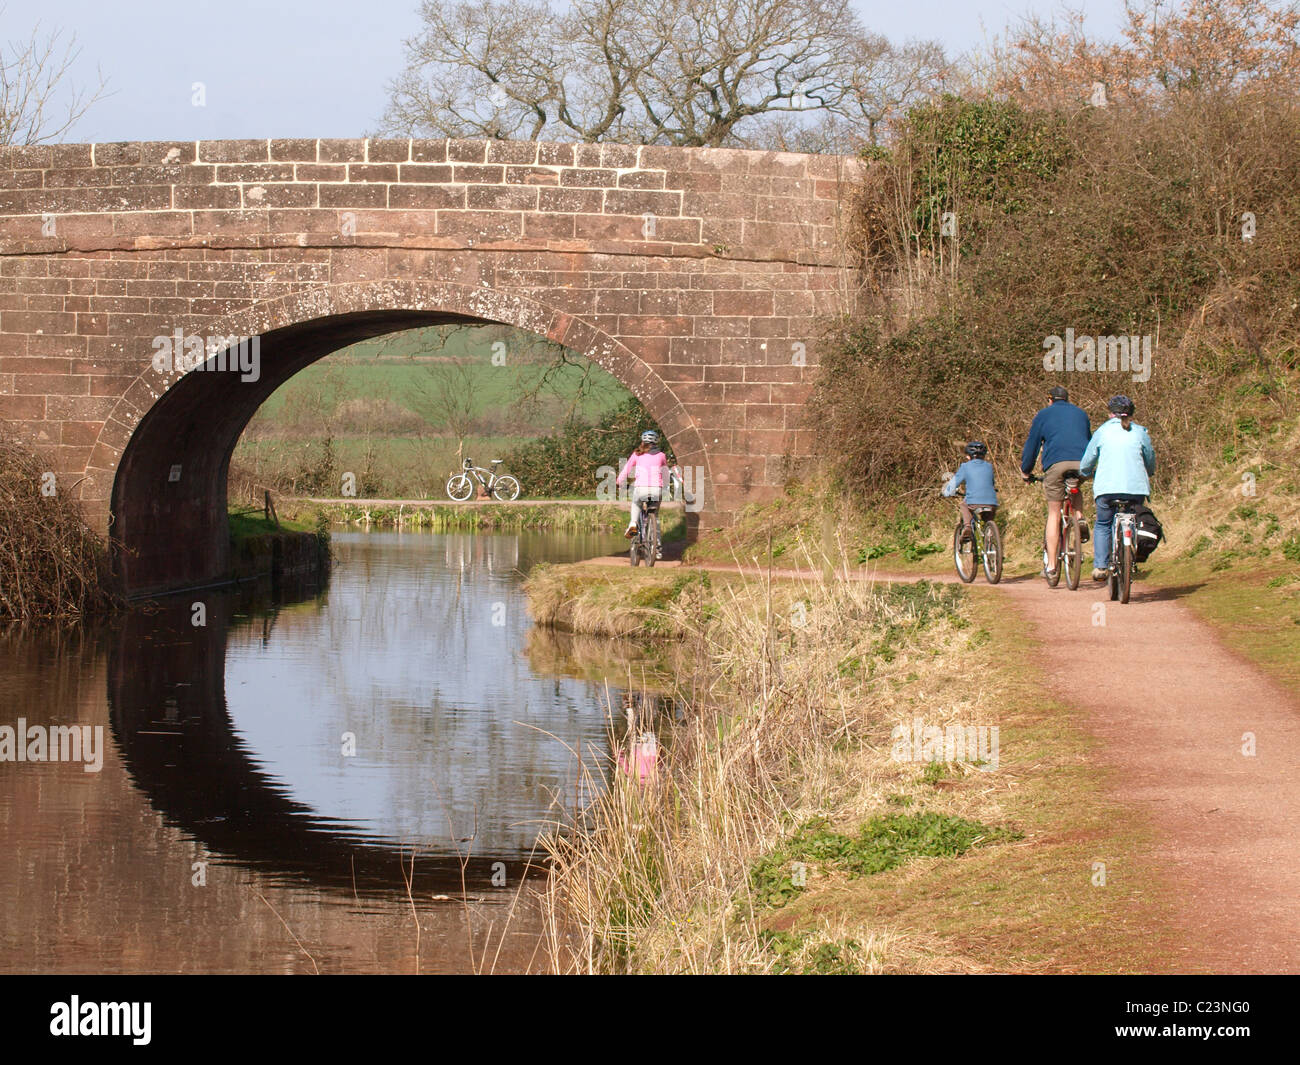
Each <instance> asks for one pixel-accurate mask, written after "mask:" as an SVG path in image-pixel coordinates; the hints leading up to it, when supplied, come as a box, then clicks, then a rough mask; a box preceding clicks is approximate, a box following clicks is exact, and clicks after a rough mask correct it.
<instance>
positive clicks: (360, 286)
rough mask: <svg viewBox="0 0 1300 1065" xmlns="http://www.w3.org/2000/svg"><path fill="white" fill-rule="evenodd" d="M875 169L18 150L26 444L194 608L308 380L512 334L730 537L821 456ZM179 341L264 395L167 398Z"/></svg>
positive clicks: (182, 383) (210, 377)
mask: <svg viewBox="0 0 1300 1065" xmlns="http://www.w3.org/2000/svg"><path fill="white" fill-rule="evenodd" d="M857 167H858V164H856V163H855V162H854V161H853V160H848V159H843V158H839V157H827V156H805V155H795V154H786V153H761V152H746V151H732V150H720V149H682V148H661V147H648V146H646V147H638V146H628V145H613V144H604V145H572V144H539V143H534V142H516V141H482V140H466V141H458V140H451V141H446V140H436V141H423V140H402V141H364V140H269V141H268V140H257V141H211V142H197V143H196V142H176V143H144V144H96V145H77V144H70V145H53V146H40V147H24V148H8V149H0V430H7V431H9V432H11V433H13V434H15V435H18V436H20V437H22V438H24V439H25V440H27V441H29V442H31V443H32V444H34V445H36V446H37V447H38V448H40V449H41V450H42V451H43V452H45V453H46V454H48V455H49V456H50V458H51V462H52V463H53V464H54V466H55V472H56V473H57V474H58V480H59V484H60V486H62V490H66V491H69V492H72V493H73V494H74V495H75V496H76V498H78V499H80V500H81V501H82V503H83V506H84V508H85V510H86V512H87V515H88V516H89V517H90V518H91V519H92V521H93V522H94V523H95V524H96V525H97V526H98V527H99V528H100V529H101V530H103V531H105V532H108V533H110V534H111V536H112V539H113V542H114V544H115V547H116V548H117V549H118V551H119V554H120V557H121V562H120V564H121V571H122V575H123V579H124V581H125V583H126V584H127V586H128V587H129V588H132V589H135V590H141V589H146V588H162V587H171V586H178V585H181V584H184V583H187V582H194V581H199V580H202V579H206V578H210V577H213V576H214V575H216V574H218V573H220V572H222V569H221V567H222V566H223V565H224V563H225V562H226V561H227V559H226V557H225V550H226V548H225V546H224V533H223V532H222V531H221V523H220V521H219V518H220V515H221V514H222V512H223V510H224V505H225V472H226V464H227V463H228V461H229V455H230V450H231V449H232V448H233V446H234V444H235V441H236V440H237V439H238V436H239V433H240V432H241V431H242V429H243V427H244V425H245V424H246V423H247V420H248V418H249V417H251V416H252V414H253V412H254V411H255V410H256V409H257V407H258V406H259V405H260V403H261V402H262V401H263V400H264V399H265V398H266V397H267V396H268V395H270V393H271V392H272V391H274V389H275V388H276V387H278V386H279V385H280V384H281V383H283V381H285V380H287V379H288V378H289V377H290V376H292V375H293V374H294V373H296V372H297V371H298V370H300V369H301V368H302V367H303V366H306V365H308V364H309V363H311V362H312V361H314V360H315V359H317V358H320V357H321V356H323V355H325V354H328V353H329V352H330V351H332V350H336V349H337V348H339V347H341V346H343V345H345V344H347V343H351V342H353V341H355V340H357V339H362V338H365V337H369V336H375V335H379V334H382V333H386V332H389V331H392V330H394V329H399V328H408V327H410V326H413V325H420V324H430V323H437V322H453V321H487V322H501V323H505V324H509V325H514V326H518V327H520V328H523V329H527V330H530V331H531V332H534V333H537V334H540V335H542V336H546V337H549V338H551V339H553V340H556V341H558V342H560V343H563V344H565V345H567V346H568V347H571V348H573V349H575V350H577V351H580V352H582V353H583V354H586V355H588V356H590V357H591V358H592V359H594V360H596V361H597V362H598V363H600V364H601V365H602V366H604V367H605V368H606V369H608V370H609V371H610V372H611V373H613V374H615V375H616V376H617V377H618V378H619V379H620V380H621V381H623V383H624V384H626V385H627V386H628V388H630V389H631V390H632V391H633V392H634V393H635V394H636V395H637V396H638V397H640V398H641V399H642V400H643V401H644V402H645V403H646V405H647V406H648V408H649V409H650V411H651V412H652V414H653V415H654V416H655V417H656V418H657V419H658V421H659V423H660V424H661V425H662V426H663V428H664V430H665V431H666V432H667V433H668V435H669V438H670V439H671V441H672V443H673V445H674V448H675V450H676V451H677V453H678V454H679V456H680V457H681V459H682V461H683V462H684V463H687V464H690V465H695V466H699V467H701V468H702V470H703V475H704V497H703V498H704V504H705V513H704V519H703V520H704V521H705V522H706V523H710V524H717V523H718V522H721V521H725V520H726V519H727V518H728V516H729V515H731V514H733V513H734V512H735V511H736V510H737V509H738V508H739V507H740V506H742V505H744V504H745V503H746V502H749V501H753V500H758V499H762V498H765V497H767V496H770V495H771V494H772V493H773V492H774V491H776V490H777V488H778V486H779V482H780V479H781V471H782V469H783V462H784V459H785V457H786V456H787V455H800V454H803V453H805V452H806V450H807V446H808V444H807V439H806V431H805V430H803V429H802V428H801V415H802V406H803V403H804V400H805V399H806V397H807V393H808V388H809V378H810V374H811V372H812V370H813V369H814V368H815V366H816V364H817V347H818V336H819V333H820V332H821V329H822V327H821V325H820V324H819V323H820V322H821V321H822V319H823V316H825V315H827V314H833V313H836V312H838V311H841V310H842V309H843V303H842V299H843V292H844V291H845V285H846V276H845V271H844V270H843V268H842V263H843V251H842V229H843V222H844V217H843V216H844V214H845V212H846V211H847V209H848V208H847V203H848V201H849V198H850V193H851V190H852V188H853V187H854V186H855V184H856V182H857V180H858V176H859V175H858V170H857ZM177 329H180V330H182V331H183V333H184V334H185V335H197V336H213V335H216V336H254V335H256V336H258V337H259V338H260V341H261V373H260V376H259V379H258V380H257V381H256V382H246V381H239V380H238V379H237V378H236V377H235V376H234V375H229V374H215V373H205V372H201V371H196V370H191V371H190V372H188V373H183V372H176V371H171V372H159V371H158V370H156V369H155V367H154V366H153V363H152V357H153V355H154V354H155V347H154V343H153V341H154V338H156V337H160V336H171V335H173V334H174V332H175V330H177ZM178 467H179V473H178V472H177V468H178Z"/></svg>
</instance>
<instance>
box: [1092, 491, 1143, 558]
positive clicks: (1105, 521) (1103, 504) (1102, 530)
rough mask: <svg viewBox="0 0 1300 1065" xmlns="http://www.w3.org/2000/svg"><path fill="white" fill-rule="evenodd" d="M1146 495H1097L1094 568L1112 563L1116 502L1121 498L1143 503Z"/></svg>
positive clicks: (1093, 550)
mask: <svg viewBox="0 0 1300 1065" xmlns="http://www.w3.org/2000/svg"><path fill="white" fill-rule="evenodd" d="M1145 499H1146V496H1135V495H1129V494H1128V493H1126V492H1113V493H1107V494H1106V495H1104V496H1098V497H1097V500H1096V502H1097V524H1096V525H1094V526H1093V533H1092V568H1093V569H1105V568H1106V567H1107V566H1109V565H1110V540H1111V530H1112V528H1113V527H1114V525H1115V511H1116V509H1117V508H1116V506H1115V504H1116V503H1118V502H1120V501H1121V500H1129V501H1131V502H1133V503H1141V502H1142V501H1143V500H1145Z"/></svg>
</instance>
